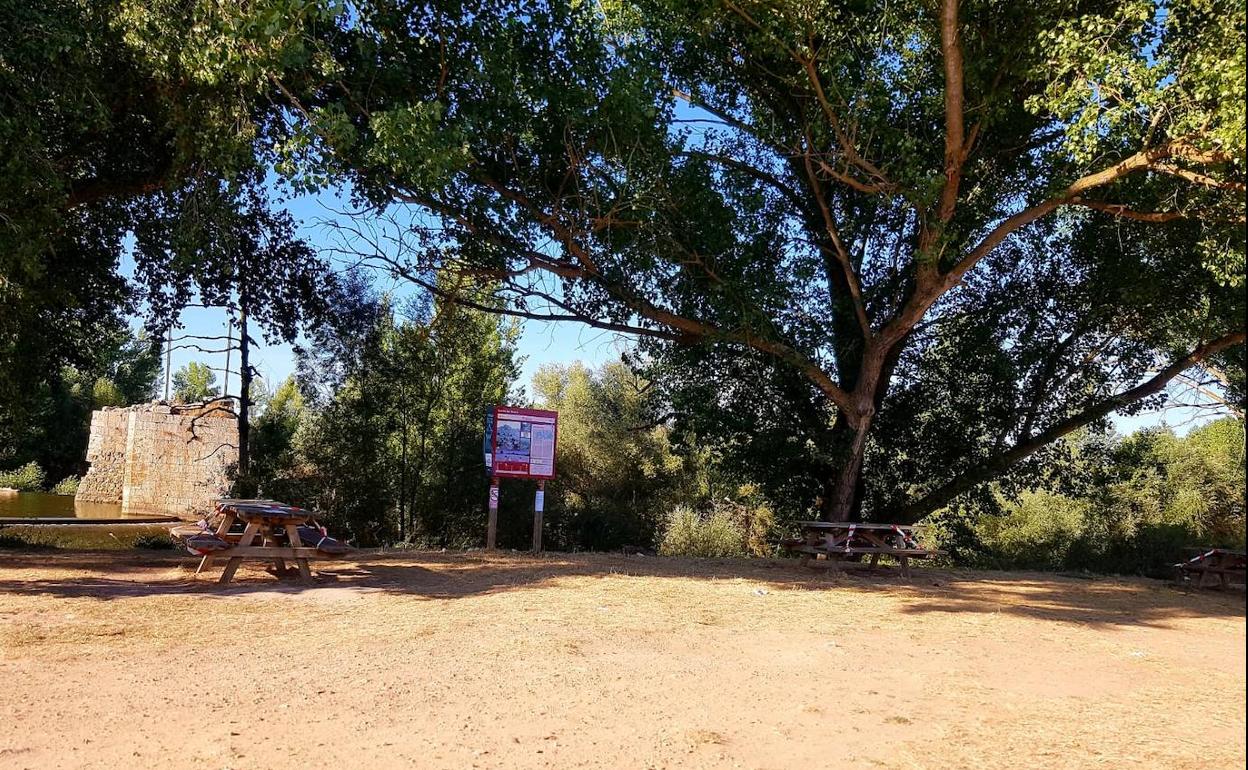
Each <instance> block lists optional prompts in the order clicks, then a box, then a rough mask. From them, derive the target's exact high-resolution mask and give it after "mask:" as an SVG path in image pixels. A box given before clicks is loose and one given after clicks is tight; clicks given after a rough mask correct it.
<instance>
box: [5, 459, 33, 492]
mask: <svg viewBox="0 0 1248 770" xmlns="http://www.w3.org/2000/svg"><path fill="white" fill-rule="evenodd" d="M43 482H44V476H43V469H42V468H40V467H39V464H38V463H34V462H29V463H26V464H25V465H23V466H22V467H20V468H18V469H16V470H13V471H9V472H8V473H0V487H12V488H13V489H16V490H17V491H19V492H38V491H39V490H41V489H43Z"/></svg>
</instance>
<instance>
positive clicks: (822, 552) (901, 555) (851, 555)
mask: <svg viewBox="0 0 1248 770" xmlns="http://www.w3.org/2000/svg"><path fill="white" fill-rule="evenodd" d="M798 526H800V527H801V528H802V536H801V537H800V538H792V539H788V540H782V541H780V544H781V545H782V546H783V547H785V548H787V549H788V550H789V551H791V552H793V553H798V554H801V557H802V564H803V566H815V565H816V564H821V565H822V564H823V563H824V561H825V560H826V565H827V566H828V567H829V568H830V569H832V570H833V571H836V570H838V569H839V568H840V566H841V560H842V559H849V560H854V561H858V560H860V559H861V558H862V557H863V556H870V557H871V566H872V567H875V566H876V565H877V564H878V563H879V560H880V556H881V555H886V556H891V557H893V558H895V559H897V562H898V564H900V566H901V574H902V575H903V576H904V577H910V560H911V559H926V558H929V557H931V556H936V555H938V554H940V553H943V552H942V551H936V550H932V549H930V548H924V547H922V546H921V545H919V542H918V541H917V540H915V538H914V532H915V529H916V528H917V527H916V525H913V524H877V523H861V522H849V521H800V522H798Z"/></svg>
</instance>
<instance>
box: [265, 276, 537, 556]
mask: <svg viewBox="0 0 1248 770" xmlns="http://www.w3.org/2000/svg"><path fill="white" fill-rule="evenodd" d="M344 285H345V286H347V287H349V290H348V291H347V292H346V299H347V303H346V304H347V306H348V307H352V308H355V309H356V311H358V312H354V313H352V314H351V316H350V317H339V318H338V321H339V322H340V323H334V324H330V325H328V327H323V328H321V329H319V330H318V331H317V333H316V335H315V340H314V344H313V345H309V346H307V347H303V348H301V349H300V353H299V359H300V360H299V371H300V377H301V380H302V381H301V383H300V386H301V389H302V390H303V392H305V393H307V394H308V399H307V403H308V407H307V411H306V413H305V416H304V417H303V419H302V420H301V424H300V426H299V428H298V431H297V433H296V436H295V441H294V444H295V458H294V461H293V463H292V464H293V466H295V467H292V468H288V469H287V475H288V477H289V478H288V479H286V480H283V481H281V488H283V489H289V490H291V492H292V494H294V496H295V497H298V498H301V499H308V500H311V501H314V502H315V503H316V505H317V507H318V508H319V509H321V510H324V511H326V512H327V513H328V514H329V515H330V516H331V517H333V519H334V520H336V521H338V522H339V523H341V524H343V525H345V526H346V527H348V528H349V529H350V531H351V532H352V533H353V536H354V537H355V538H357V539H358V540H359V541H360V542H368V543H377V542H389V541H392V540H394V539H396V538H398V539H408V540H411V539H419V541H421V542H424V543H426V544H428V545H448V544H449V545H462V544H465V543H471V542H476V541H478V540H480V539H481V537H482V536H483V534H484V530H483V529H482V528H481V527H480V526H479V524H478V522H479V520H480V508H481V501H482V500H484V498H485V494H486V487H487V485H488V477H487V476H486V474H485V469H484V466H483V461H482V457H481V430H482V428H483V420H484V407H485V406H486V405H489V404H495V403H505V402H507V401H508V400H509V393H510V389H511V386H512V384H513V382H514V381H515V378H516V376H517V373H518V364H517V362H516V361H515V342H516V337H517V336H518V334H519V330H518V328H517V327H516V326H515V325H514V324H511V323H503V322H500V320H499V318H498V317H497V316H496V315H492V314H487V313H483V312H481V311H476V310H469V309H465V308H463V307H460V306H458V305H455V304H453V303H446V302H441V301H429V299H428V298H427V297H417V298H414V301H412V302H409V303H404V304H403V305H401V306H399V307H396V305H395V303H394V301H393V299H392V298H386V297H382V298H377V297H375V295H372V294H371V292H369V291H368V290H367V286H366V284H361V283H360V282H358V281H356V280H347V281H345V282H344ZM370 300H371V302H375V303H376V306H375V307H373V308H371V309H370V308H369V304H370ZM365 321H368V322H369V323H370V324H371V325H369V326H364V325H362V324H363V323H364V322H365ZM326 351H331V352H333V353H334V358H335V360H334V361H333V365H332V366H326V367H322V366H320V365H319V362H320V360H321V356H322V355H323V354H324V353H325V352H326ZM279 392H280V391H279ZM272 410H273V406H272V404H270V406H269V411H268V412H266V414H265V416H264V417H263V418H262V420H261V426H263V428H261V427H258V430H263V431H264V433H263V435H267V434H268V433H269V427H268V425H269V422H270V419H269V416H268V415H269V413H270V412H272ZM279 419H280V418H279ZM258 457H259V458H260V459H259V462H258V465H257V468H261V467H264V466H265V465H266V463H267V460H265V459H264V458H263V455H258ZM277 475H278V476H279V477H280V475H281V474H277ZM267 483H269V482H268V480H266V479H262V480H261V487H262V489H268V488H270V487H269V486H266V484H267Z"/></svg>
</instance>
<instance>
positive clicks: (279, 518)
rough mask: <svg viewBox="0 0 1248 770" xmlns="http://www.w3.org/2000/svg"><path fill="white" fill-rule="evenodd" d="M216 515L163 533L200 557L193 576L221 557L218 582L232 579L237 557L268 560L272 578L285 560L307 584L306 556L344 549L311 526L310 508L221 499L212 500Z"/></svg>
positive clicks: (280, 572) (323, 555) (322, 556)
mask: <svg viewBox="0 0 1248 770" xmlns="http://www.w3.org/2000/svg"><path fill="white" fill-rule="evenodd" d="M216 514H217V516H216V518H215V520H214V521H212V522H209V521H207V520H205V521H203V522H200V523H198V524H191V525H182V526H178V527H173V528H172V529H170V530H169V534H170V535H172V536H173V537H174V538H176V539H178V540H180V541H181V542H182V544H183V545H184V546H186V548H187V550H188V551H190V552H191V553H192V554H194V555H197V556H200V557H201V558H200V562H199V567H198V568H197V569H196V570H195V573H196V574H199V573H200V572H202V571H203V570H204V569H206V568H208V567H209V566H211V565H212V562H213V560H214V559H225V560H226V564H225V569H224V570H223V571H222V572H221V577H220V578H219V579H218V581H217V582H218V583H222V584H224V583H229V582H230V581H231V580H233V579H234V573H235V572H237V571H238V568H239V566H240V565H241V564H242V562H243V559H261V560H265V561H272V562H273V563H274V567H275V572H276V574H277V575H278V576H282V575H286V574H287V568H286V560H287V559H290V560H292V561H294V562H295V565H296V569H297V572H298V576H299V580H300V582H303V583H307V582H310V581H311V580H312V570H311V569H310V568H309V567H308V559H332V558H336V557H339V556H342V555H344V554H345V553H347V552H348V551H349V550H350V548H348V547H347V546H346V545H344V544H343V543H340V542H339V541H337V540H335V539H333V538H331V537H329V536H328V535H327V534H326V532H325V530H324V528H322V527H320V526H318V525H316V522H315V520H314V519H313V513H312V512H311V511H308V510H305V509H303V508H298V507H296V506H293V505H287V504H286V503H282V502H279V501H277V500H251V499H246V500H244V499H234V498H226V499H222V500H218V501H217V504H216ZM240 526H241V528H242V531H241V532H240V531H238V528H239V527H240Z"/></svg>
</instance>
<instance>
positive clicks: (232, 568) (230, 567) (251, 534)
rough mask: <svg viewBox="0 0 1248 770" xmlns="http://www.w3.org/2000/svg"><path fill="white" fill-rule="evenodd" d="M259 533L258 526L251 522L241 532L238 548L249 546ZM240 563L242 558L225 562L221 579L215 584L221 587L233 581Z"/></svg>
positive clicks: (235, 557)
mask: <svg viewBox="0 0 1248 770" xmlns="http://www.w3.org/2000/svg"><path fill="white" fill-rule="evenodd" d="M259 531H260V525H259V524H257V523H256V522H254V521H253V522H252V523H250V524H248V525H247V529H245V530H243V536H242V538H241V539H240V540H239V541H238V544H239V545H240V546H247V545H251V543H252V541H253V540H255V539H256V533H258V532H259ZM242 563H243V557H241V556H231V557H230V560H229V561H228V562H226V565H225V569H224V570H223V571H222V572H221V577H220V579H218V580H217V582H218V583H220V584H221V585H225V584H226V583H228V582H230V581H231V580H233V579H234V573H235V572H238V565H240V564H242Z"/></svg>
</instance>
